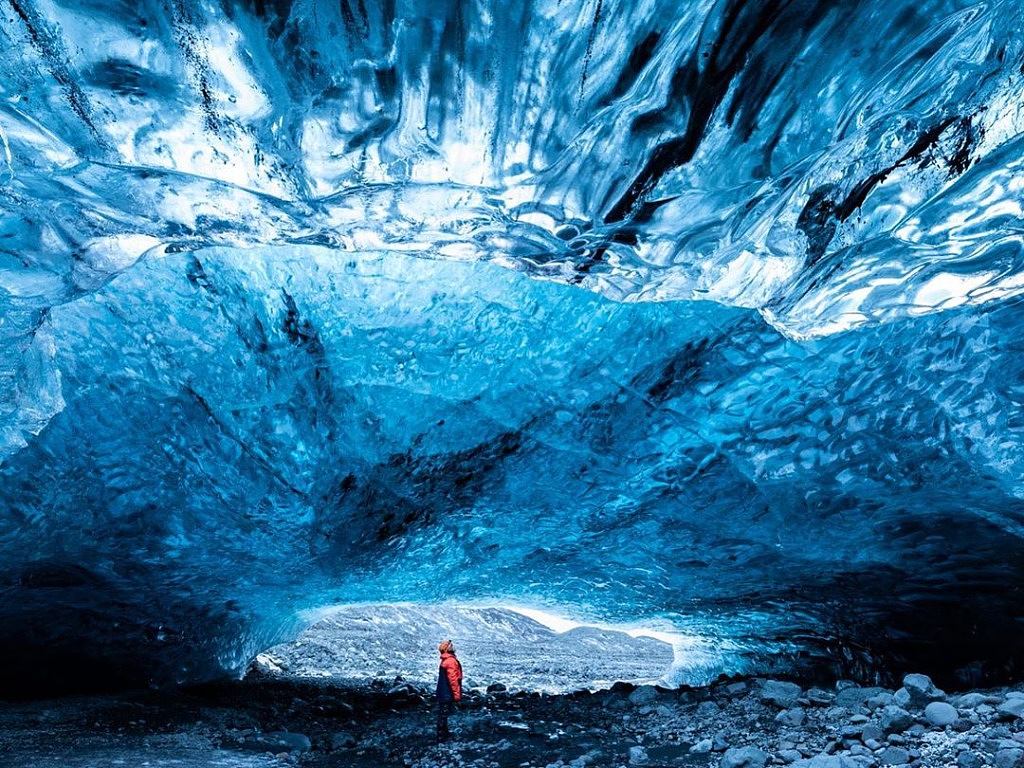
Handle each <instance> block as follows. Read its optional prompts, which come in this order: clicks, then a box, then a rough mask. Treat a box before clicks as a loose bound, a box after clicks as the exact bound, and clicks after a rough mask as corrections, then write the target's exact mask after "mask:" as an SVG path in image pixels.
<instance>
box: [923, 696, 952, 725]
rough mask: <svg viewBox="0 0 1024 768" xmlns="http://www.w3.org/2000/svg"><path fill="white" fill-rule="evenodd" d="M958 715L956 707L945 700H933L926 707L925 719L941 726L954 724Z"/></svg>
mask: <svg viewBox="0 0 1024 768" xmlns="http://www.w3.org/2000/svg"><path fill="white" fill-rule="evenodd" d="M958 717H959V715H958V714H957V711H956V709H954V708H953V707H952V706H950V705H949V704H947V703H946V702H944V701H933V702H932V703H931V704H929V705H928V706H927V707H925V708H924V719H925V720H927V721H928V722H929V723H931V724H932V725H935V726H938V727H940V728H944V727H946V726H947V725H952V724H953V723H955V722H956V721H957V718H958Z"/></svg>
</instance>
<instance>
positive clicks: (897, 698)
mask: <svg viewBox="0 0 1024 768" xmlns="http://www.w3.org/2000/svg"><path fill="white" fill-rule="evenodd" d="M892 703H893V704H895V705H896V706H897V707H903V708H904V709H906V708H907V707H909V706H910V694H909V693H908V692H907V689H906V688H900V689H899V690H898V691H896V693H894V694H893V695H892Z"/></svg>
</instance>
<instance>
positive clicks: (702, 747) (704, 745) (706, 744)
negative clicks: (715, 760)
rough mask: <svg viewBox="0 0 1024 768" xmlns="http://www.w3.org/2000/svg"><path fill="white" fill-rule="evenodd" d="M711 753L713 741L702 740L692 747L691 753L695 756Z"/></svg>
mask: <svg viewBox="0 0 1024 768" xmlns="http://www.w3.org/2000/svg"><path fill="white" fill-rule="evenodd" d="M710 751H711V739H701V740H700V741H698V742H697V743H696V744H694V745H693V746H692V747H690V752H691V753H693V754H695V755H706V754H707V753H708V752H710Z"/></svg>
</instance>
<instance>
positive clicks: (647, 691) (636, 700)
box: [629, 685, 658, 706]
mask: <svg viewBox="0 0 1024 768" xmlns="http://www.w3.org/2000/svg"><path fill="white" fill-rule="evenodd" d="M656 698H658V689H657V688H655V687H654V686H653V685H641V686H640V687H639V688H637V689H636V690H635V691H633V692H632V693H631V694H629V703H630V704H632V705H633V706H641V705H643V704H650V703H651V702H652V701H654V700H655V699H656Z"/></svg>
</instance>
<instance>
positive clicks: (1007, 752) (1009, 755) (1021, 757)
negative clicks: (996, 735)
mask: <svg viewBox="0 0 1024 768" xmlns="http://www.w3.org/2000/svg"><path fill="white" fill-rule="evenodd" d="M994 765H995V767H996V768H1020V766H1021V765H1024V749H1016V748H1010V749H1000V750H999V751H998V752H996V759H995V763H994Z"/></svg>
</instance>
